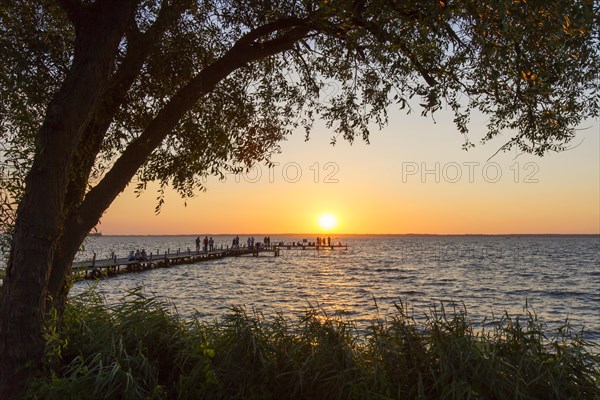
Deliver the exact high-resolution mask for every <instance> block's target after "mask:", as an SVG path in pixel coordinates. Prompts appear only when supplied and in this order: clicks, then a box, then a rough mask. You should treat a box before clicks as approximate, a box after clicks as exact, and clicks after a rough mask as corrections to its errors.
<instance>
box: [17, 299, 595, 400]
mask: <svg viewBox="0 0 600 400" xmlns="http://www.w3.org/2000/svg"><path fill="white" fill-rule="evenodd" d="M492 322H493V324H486V326H493V328H492V329H488V330H475V329H474V327H473V325H472V324H471V323H470V322H469V320H468V319H467V315H466V313H465V312H464V310H463V311H460V310H459V311H453V312H452V313H447V312H446V311H445V310H444V309H443V308H442V309H440V310H432V312H431V313H430V315H429V316H428V317H427V319H426V320H425V321H423V322H417V321H415V320H414V319H413V318H412V317H411V316H410V315H408V313H407V312H406V309H405V308H404V307H403V306H402V305H401V304H400V305H398V306H397V307H396V314H395V315H394V316H391V317H388V318H386V319H383V318H381V319H377V320H375V321H373V322H372V324H371V325H370V326H369V327H368V329H367V330H366V331H364V330H363V331H361V332H360V333H359V332H358V330H357V328H356V326H355V325H354V324H353V323H352V322H350V321H347V320H344V319H342V318H340V317H335V316H329V315H327V314H326V313H325V312H324V311H322V310H319V309H314V308H308V309H307V310H306V311H305V313H304V314H303V315H302V316H300V317H298V318H297V319H295V320H291V319H289V318H285V317H283V316H281V315H276V316H273V317H268V318H266V317H264V316H263V315H262V314H261V313H260V312H258V311H254V310H252V311H248V310H245V309H243V308H239V307H235V308H232V309H231V311H230V312H229V313H228V314H227V315H225V316H224V317H222V318H221V319H220V320H218V321H214V322H210V323H204V322H199V321H192V322H189V321H185V320H183V319H182V318H180V317H179V316H178V315H177V314H176V313H175V312H174V311H173V308H172V307H170V306H169V305H167V304H163V303H160V302H159V301H157V300H156V299H154V298H152V297H147V296H145V295H144V294H143V293H142V291H141V290H140V289H136V290H134V291H132V292H130V293H129V294H128V295H127V296H126V297H125V298H124V299H123V300H122V301H121V302H120V303H119V304H117V305H111V306H107V305H106V304H105V303H104V302H103V300H102V298H101V297H100V296H98V295H97V294H96V293H95V292H94V291H90V292H87V293H84V294H83V295H81V296H78V297H74V298H72V299H71V300H70V304H69V306H68V308H67V311H66V314H65V316H64V321H63V324H62V327H61V329H60V330H59V331H56V332H47V335H48V347H47V354H46V360H47V366H46V368H45V369H44V370H43V371H40V373H39V375H38V376H37V377H36V378H35V379H34V380H33V381H32V382H31V383H30V386H29V393H28V398H32V399H67V398H68V399H469V398H472V399H479V398H485V399H540V398H544V399H552V398H554V399H569V398H571V399H598V398H600V377H599V371H600V370H599V366H600V356H599V355H598V352H597V351H596V350H597V346H595V345H593V344H590V343H587V342H585V341H584V340H582V338H581V336H580V335H578V334H574V333H573V332H571V331H570V329H569V327H568V325H566V326H565V327H563V328H562V329H561V330H559V331H558V332H556V333H555V334H554V335H552V336H550V337H548V336H546V335H545V333H544V332H543V330H542V325H541V323H540V322H539V321H538V320H537V318H536V316H535V314H534V313H532V312H528V316H527V318H526V319H525V320H524V321H520V320H518V319H516V318H510V317H509V316H508V315H505V316H504V317H503V318H500V319H497V320H494V321H492Z"/></svg>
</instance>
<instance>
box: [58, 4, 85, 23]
mask: <svg viewBox="0 0 600 400" xmlns="http://www.w3.org/2000/svg"><path fill="white" fill-rule="evenodd" d="M57 1H58V4H59V5H60V6H61V7H62V8H63V10H65V11H66V13H67V15H68V17H69V20H70V21H71V22H72V23H73V25H75V26H77V25H79V24H81V21H82V19H83V14H84V10H85V9H84V6H83V5H82V4H81V0H57Z"/></svg>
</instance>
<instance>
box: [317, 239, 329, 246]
mask: <svg viewBox="0 0 600 400" xmlns="http://www.w3.org/2000/svg"><path fill="white" fill-rule="evenodd" d="M317 246H331V238H330V237H326V238H320V237H318V238H317Z"/></svg>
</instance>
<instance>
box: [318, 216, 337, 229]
mask: <svg viewBox="0 0 600 400" xmlns="http://www.w3.org/2000/svg"><path fill="white" fill-rule="evenodd" d="M337 223H338V221H337V218H336V217H335V215H333V214H323V215H321V216H319V226H320V227H321V228H322V229H325V230H331V229H333V228H335V226H336V225H337Z"/></svg>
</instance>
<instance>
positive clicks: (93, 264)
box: [92, 253, 96, 266]
mask: <svg viewBox="0 0 600 400" xmlns="http://www.w3.org/2000/svg"><path fill="white" fill-rule="evenodd" d="M95 265H96V253H94V259H93V260H92V266H95Z"/></svg>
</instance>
